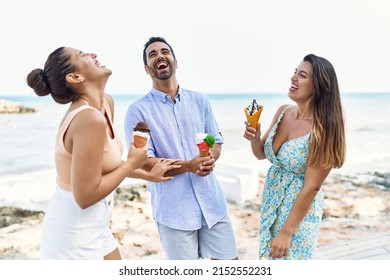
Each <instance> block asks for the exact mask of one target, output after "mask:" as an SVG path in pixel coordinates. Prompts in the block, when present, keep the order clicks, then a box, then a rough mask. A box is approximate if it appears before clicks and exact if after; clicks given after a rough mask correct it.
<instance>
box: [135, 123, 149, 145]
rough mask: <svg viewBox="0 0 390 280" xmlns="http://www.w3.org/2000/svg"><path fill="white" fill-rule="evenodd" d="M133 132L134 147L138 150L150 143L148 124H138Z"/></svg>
mask: <svg viewBox="0 0 390 280" xmlns="http://www.w3.org/2000/svg"><path fill="white" fill-rule="evenodd" d="M133 130H134V132H133V137H134V145H135V146H136V147H137V148H142V147H144V146H145V145H146V144H147V143H148V140H149V138H150V136H149V133H150V129H149V127H148V124H147V123H145V122H138V123H137V125H136V126H135V127H134V129H133Z"/></svg>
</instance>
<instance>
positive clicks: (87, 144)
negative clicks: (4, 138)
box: [27, 47, 176, 260]
mask: <svg viewBox="0 0 390 280" xmlns="http://www.w3.org/2000/svg"><path fill="white" fill-rule="evenodd" d="M111 73H112V72H111V70H110V69H108V68H106V67H105V66H103V65H101V63H100V62H99V61H98V60H97V55H96V54H94V53H84V52H82V51H80V50H77V49H74V48H69V47H60V48H58V49H56V50H55V51H54V52H52V53H51V54H50V55H49V57H48V59H47V61H46V63H45V67H44V69H35V70H33V71H31V72H30V73H29V74H28V76H27V83H28V85H29V86H30V87H31V88H33V89H34V91H35V93H36V94H37V95H39V96H46V95H49V94H50V95H51V96H52V98H53V99H54V100H55V101H56V102H57V103H60V104H68V103H70V106H69V109H68V110H67V111H66V113H65V115H64V117H63V119H62V121H61V124H60V126H59V130H58V134H57V139H56V147H55V166H56V171H57V178H56V183H57V187H56V190H55V192H54V195H53V198H52V200H51V202H50V204H49V207H48V209H47V211H46V214H45V218H44V222H43V232H42V240H41V248H40V253H41V259H68V260H69V259H121V255H120V252H119V249H118V246H117V243H116V241H115V239H114V237H113V235H112V233H111V230H110V228H109V223H110V220H111V217H112V212H113V191H114V190H115V189H116V188H117V187H118V186H119V184H120V183H121V182H122V181H123V179H125V178H126V177H137V178H142V179H146V180H151V181H161V180H170V179H171V178H170V177H164V173H165V172H166V171H167V170H170V169H173V168H176V165H174V164H173V162H174V161H173V160H172V161H169V160H167V161H165V162H162V163H158V164H156V165H155V166H154V167H153V168H152V169H151V170H150V171H149V172H146V171H144V170H141V169H139V168H140V167H142V166H143V165H144V164H145V163H146V161H147V146H146V147H144V148H136V147H135V146H134V144H133V143H132V144H131V149H130V151H129V153H128V155H127V159H126V161H122V160H121V156H122V151H123V145H122V141H121V140H120V139H119V138H118V135H117V133H116V132H115V130H114V125H113V119H114V100H113V98H112V97H111V96H110V95H108V94H106V93H105V85H106V83H107V80H108V78H109V77H110V75H111Z"/></svg>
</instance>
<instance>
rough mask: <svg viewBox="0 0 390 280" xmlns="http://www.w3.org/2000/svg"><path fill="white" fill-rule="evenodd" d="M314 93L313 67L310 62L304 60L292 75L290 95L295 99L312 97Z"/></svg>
mask: <svg viewBox="0 0 390 280" xmlns="http://www.w3.org/2000/svg"><path fill="white" fill-rule="evenodd" d="M312 95H313V67H312V65H311V64H310V62H307V61H303V62H301V64H299V67H298V68H297V69H295V72H294V75H293V76H292V77H291V86H290V88H289V90H288V96H289V97H290V98H291V99H292V100H294V101H297V100H306V99H310V98H311V96H312Z"/></svg>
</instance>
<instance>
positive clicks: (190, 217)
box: [124, 37, 237, 259]
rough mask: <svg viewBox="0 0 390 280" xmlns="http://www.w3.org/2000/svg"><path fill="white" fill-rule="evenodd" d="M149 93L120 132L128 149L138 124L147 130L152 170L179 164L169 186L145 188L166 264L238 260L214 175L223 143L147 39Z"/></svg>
mask: <svg viewBox="0 0 390 280" xmlns="http://www.w3.org/2000/svg"><path fill="white" fill-rule="evenodd" d="M143 59H144V65H145V71H146V73H147V74H149V75H150V77H151V78H152V82H153V88H152V89H151V91H150V92H149V93H148V94H146V95H145V96H143V97H142V98H140V99H139V100H137V101H135V102H134V103H132V104H131V105H130V106H129V108H128V110H127V113H126V116H125V122H124V129H125V135H126V142H127V148H129V147H130V142H133V128H134V127H135V125H136V124H137V122H139V121H143V122H146V123H147V124H148V126H149V128H150V140H149V150H148V153H149V159H148V163H147V164H146V165H145V168H148V169H150V168H151V167H152V166H153V165H154V164H155V163H156V162H158V161H163V160H164V159H177V161H176V162H175V164H178V165H181V168H179V169H172V170H170V171H168V172H167V173H166V176H174V178H173V179H172V180H170V181H164V182H158V183H155V182H148V189H149V191H150V192H151V198H152V208H153V216H154V219H155V222H156V225H157V228H158V231H159V234H160V240H161V242H162V245H163V248H164V251H165V254H166V256H167V258H168V259H199V258H210V259H236V258H237V249H236V242H235V237H234V232H233V229H232V225H231V222H230V219H229V217H228V211H227V203H226V199H225V196H224V194H223V192H222V190H221V188H220V186H219V183H218V181H217V180H216V177H215V175H214V173H213V168H214V165H215V161H216V160H217V159H218V157H219V156H220V153H221V147H222V144H223V142H224V140H223V137H222V135H221V133H220V131H219V129H218V126H217V123H216V121H215V118H214V115H213V112H212V108H211V106H210V104H209V102H208V100H207V99H206V97H205V95H203V94H200V93H197V92H194V91H191V90H186V89H183V88H181V87H180V86H179V84H178V82H177V79H176V75H175V73H176V69H177V60H176V57H175V54H174V52H173V49H172V47H171V46H170V45H169V44H168V43H167V42H166V41H165V39H164V38H161V37H151V38H150V39H149V40H148V42H147V43H146V44H145V47H144V51H143ZM199 132H201V133H207V134H212V135H213V136H214V137H215V144H214V146H213V147H212V148H211V150H210V155H209V156H207V157H200V156H199V150H198V147H197V145H196V139H195V136H196V134H197V133H199Z"/></svg>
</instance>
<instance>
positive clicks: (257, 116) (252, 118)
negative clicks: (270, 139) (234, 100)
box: [244, 106, 263, 129]
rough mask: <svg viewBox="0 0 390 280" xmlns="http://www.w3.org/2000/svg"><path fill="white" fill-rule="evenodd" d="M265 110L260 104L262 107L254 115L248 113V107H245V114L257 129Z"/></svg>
mask: <svg viewBox="0 0 390 280" xmlns="http://www.w3.org/2000/svg"><path fill="white" fill-rule="evenodd" d="M262 111H263V106H260V109H259V110H258V111H257V112H256V113H254V114H253V115H252V116H251V115H250V114H249V113H248V110H247V108H246V107H245V108H244V112H245V116H246V119H247V120H248V122H249V123H250V125H251V127H253V128H256V129H257V124H258V123H259V119H260V115H261V112H262Z"/></svg>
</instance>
